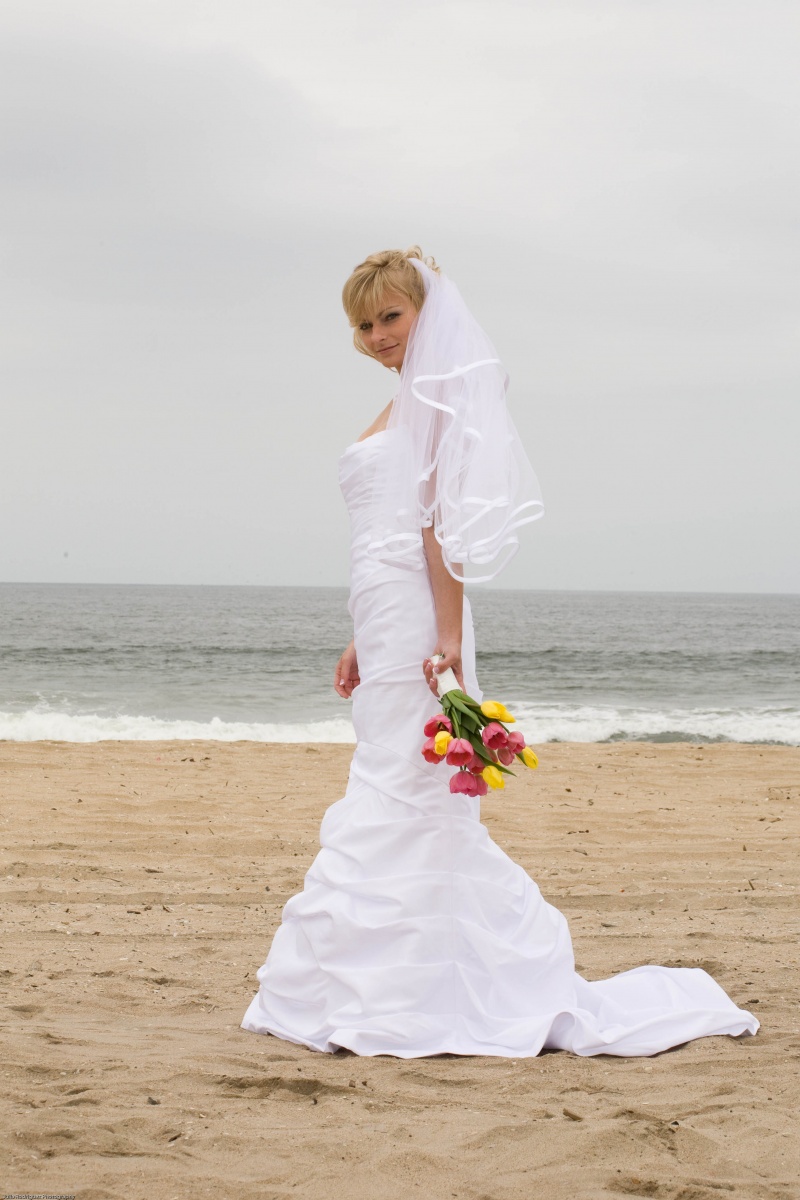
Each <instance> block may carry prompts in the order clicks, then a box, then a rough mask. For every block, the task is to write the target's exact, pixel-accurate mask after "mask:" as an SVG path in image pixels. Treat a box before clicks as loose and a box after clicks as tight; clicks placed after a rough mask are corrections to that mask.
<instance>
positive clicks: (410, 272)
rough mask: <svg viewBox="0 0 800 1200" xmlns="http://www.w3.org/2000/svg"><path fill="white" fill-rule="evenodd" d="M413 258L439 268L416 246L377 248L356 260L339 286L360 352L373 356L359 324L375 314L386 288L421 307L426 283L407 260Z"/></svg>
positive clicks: (416, 307)
mask: <svg viewBox="0 0 800 1200" xmlns="http://www.w3.org/2000/svg"><path fill="white" fill-rule="evenodd" d="M412 258H419V259H421V260H422V262H424V263H425V265H426V266H428V267H430V268H431V270H432V271H437V272H438V270H439V268H438V267H437V265H436V261H435V259H433V258H430V257H429V258H425V257H424V256H423V253H422V251H421V250H420V248H419V246H409V248H408V249H407V250H380V251H378V253H377V254H370V256H369V258H365V259H364V261H363V262H362V263H359V264H358V266H357V267H356V268H355V270H354V271H353V273H352V275H351V276H350V278H349V279H348V280H347V283H346V284H345V285H344V287H343V288H342V304H343V305H344V311H345V312H346V313H347V318H348V320H349V322H350V325H351V326H352V329H353V345H354V346H355V348H356V350H358V351H360V353H361V354H367V355H369V357H370V358H372V357H374V356H373V355H371V354H370V352H369V350H367V348H366V346H365V345H364V343H363V341H362V340H361V332H360V330H359V328H358V327H359V325H360V324H361V323H362V321H368V320H370V319H371V318H372V317H373V316H374V315H375V313H376V312H377V311H378V310H379V308H380V306H381V301H382V300H383V297H384V296H385V295H386V293H387V292H399V294H400V295H401V296H407V297H408V299H409V300H410V301H411V303H412V304H413V305H414V308H415V309H416V310H417V312H419V310H420V309H421V308H422V305H423V304H424V302H425V284H424V283H423V280H422V276H421V274H420V273H419V271H418V270H417V268H416V267H415V266H414V265H413V263H412V262H410V261H409V260H410V259H412Z"/></svg>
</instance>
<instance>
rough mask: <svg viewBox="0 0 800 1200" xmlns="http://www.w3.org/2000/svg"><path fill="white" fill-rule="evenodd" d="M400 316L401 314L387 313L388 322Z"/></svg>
mask: <svg viewBox="0 0 800 1200" xmlns="http://www.w3.org/2000/svg"><path fill="white" fill-rule="evenodd" d="M399 316H400V313H387V314H386V320H387V321H393V320H394V318H395V317H399Z"/></svg>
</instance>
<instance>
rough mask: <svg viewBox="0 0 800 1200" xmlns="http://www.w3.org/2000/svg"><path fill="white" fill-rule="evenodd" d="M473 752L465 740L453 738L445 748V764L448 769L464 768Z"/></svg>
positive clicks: (470, 745)
mask: <svg viewBox="0 0 800 1200" xmlns="http://www.w3.org/2000/svg"><path fill="white" fill-rule="evenodd" d="M474 753H475V751H474V750H473V749H472V744H471V743H470V742H468V741H467V739H466V738H453V740H452V742H451V743H450V745H449V746H448V747H447V756H446V757H447V764H448V766H450V767H465V766H466V765H467V763H468V762H469V761H470V759H471V758H472V756H473V754H474Z"/></svg>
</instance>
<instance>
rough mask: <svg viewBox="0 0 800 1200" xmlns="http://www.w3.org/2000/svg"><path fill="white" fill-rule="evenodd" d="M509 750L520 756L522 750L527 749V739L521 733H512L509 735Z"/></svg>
mask: <svg viewBox="0 0 800 1200" xmlns="http://www.w3.org/2000/svg"><path fill="white" fill-rule="evenodd" d="M508 748H509V750H513V751H514V753H515V754H519V752H520V750H524V749H525V738H524V737H523V736H522V734H521V733H510V734H509V735H508Z"/></svg>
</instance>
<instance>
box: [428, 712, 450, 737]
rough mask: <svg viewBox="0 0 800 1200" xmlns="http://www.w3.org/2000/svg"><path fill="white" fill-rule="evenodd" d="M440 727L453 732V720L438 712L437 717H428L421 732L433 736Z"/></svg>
mask: <svg viewBox="0 0 800 1200" xmlns="http://www.w3.org/2000/svg"><path fill="white" fill-rule="evenodd" d="M440 729H445V730H446V731H447V732H448V733H452V732H453V722H452V721H451V720H450V718H449V717H446V716H445V715H444V713H439V715H438V716H437V717H429V718H428V720H427V721H426V722H425V728H424V729H423V731H422V732H423V733H424V734H425V737H435V736H436V734H437V733H438V732H439V730H440Z"/></svg>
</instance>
